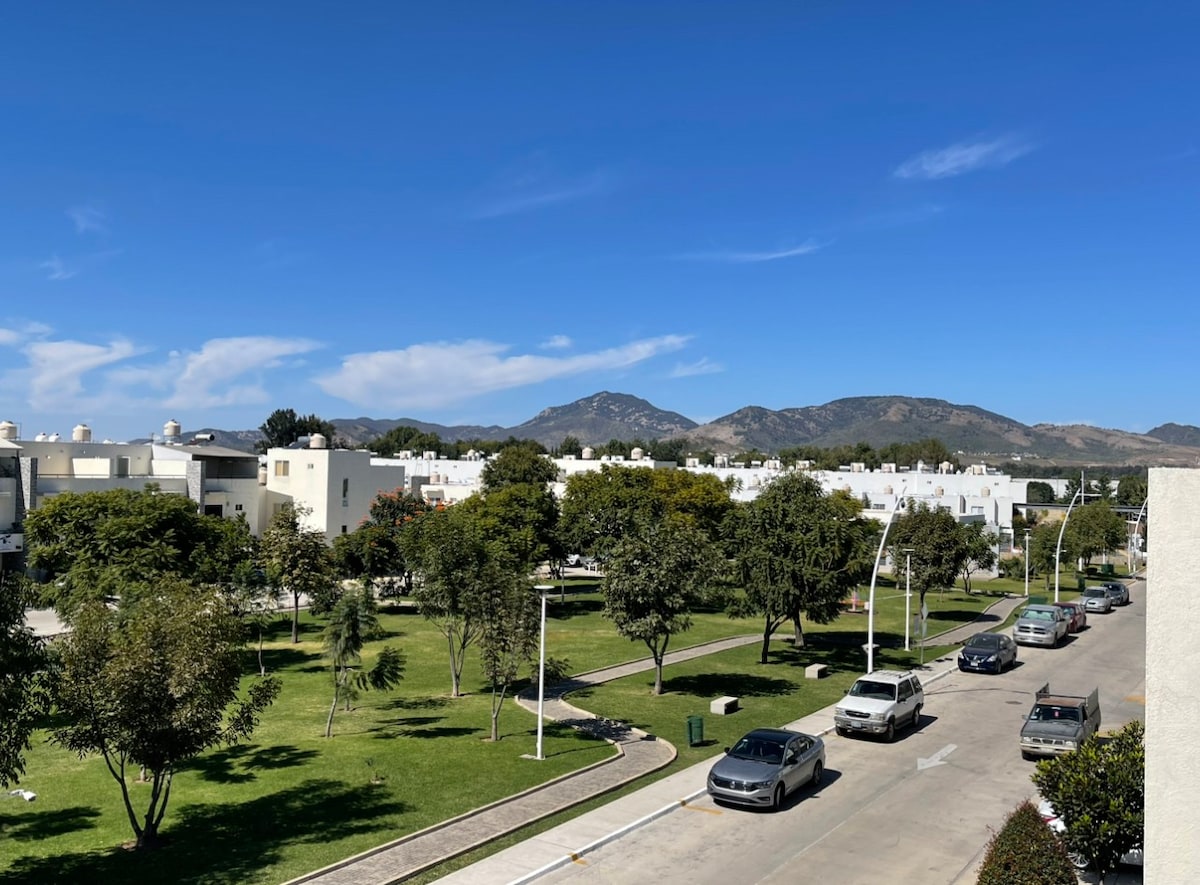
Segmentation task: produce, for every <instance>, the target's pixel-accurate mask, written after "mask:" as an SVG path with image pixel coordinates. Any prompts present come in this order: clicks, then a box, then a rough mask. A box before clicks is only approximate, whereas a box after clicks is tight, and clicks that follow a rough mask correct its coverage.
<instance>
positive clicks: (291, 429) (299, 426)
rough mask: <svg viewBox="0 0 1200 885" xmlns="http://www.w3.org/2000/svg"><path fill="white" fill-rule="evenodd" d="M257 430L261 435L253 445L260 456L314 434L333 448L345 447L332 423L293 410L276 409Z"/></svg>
mask: <svg viewBox="0 0 1200 885" xmlns="http://www.w3.org/2000/svg"><path fill="white" fill-rule="evenodd" d="M258 429H259V431H260V432H261V433H262V435H263V438H262V439H261V440H259V441H258V442H257V443H256V444H255V449H256V450H257V452H258V453H259V454H260V455H265V454H266V453H267V451H268V450H269V449H283V448H287V447H288V446H290V445H291V444H292V443H294V442H295V441H296V440H298V439H300V437H302V436H312V435H313V434H315V433H319V434H321V435H322V436H324V437H325V438H326V439H327V440H328V441H329V444H330V446H332V447H334V448H345V447H346V442H345V440H343V439H341V438H340V437H339V436H338V435H337V428H336V427H335V426H334V425H333V422H331V421H326V420H325V419H323V418H321V417H319V416H317V415H297V414H296V410H295V409H276V410H275V411H274V412H272V413H271V414H270V415H268V416H267V420H266V421H264V422H263V423H262V424H261V425H259V428H258Z"/></svg>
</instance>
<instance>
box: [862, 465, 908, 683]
mask: <svg viewBox="0 0 1200 885" xmlns="http://www.w3.org/2000/svg"><path fill="white" fill-rule="evenodd" d="M907 487H908V483H905V484H904V485H902V486H901V487H900V494H899V495H897V496H896V506H895V507H893V508H892V512H891V513H889V514H888V518H887V522H885V523H884V524H883V535H882V536H881V537H880V538H879V549H878V550H877V551H876V552H875V568H873V569H872V570H871V592H870V594H868V600H867V673H868V674H870V673H874V672H875V579H876V578H877V577H879V560H880V559H882V558H883V548H884V547H885V546H887V534H888V529H890V528H891V527H892V520H893V519H895V518H896V511H897V510H899V509H900V502H901V501H903V500H904V490H905V488H907Z"/></svg>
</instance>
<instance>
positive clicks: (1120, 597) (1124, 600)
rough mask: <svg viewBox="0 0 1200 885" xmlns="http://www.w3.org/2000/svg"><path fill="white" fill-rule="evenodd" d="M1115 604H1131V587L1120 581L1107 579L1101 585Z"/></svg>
mask: <svg viewBox="0 0 1200 885" xmlns="http://www.w3.org/2000/svg"><path fill="white" fill-rule="evenodd" d="M1100 586H1101V587H1103V588H1104V592H1105V593H1107V594H1108V598H1109V599H1111V600H1112V604H1113V605H1129V588H1128V587H1126V586H1125V585H1124V584H1122V583H1121V582H1120V581H1105V582H1104V583H1103V584H1101V585H1100Z"/></svg>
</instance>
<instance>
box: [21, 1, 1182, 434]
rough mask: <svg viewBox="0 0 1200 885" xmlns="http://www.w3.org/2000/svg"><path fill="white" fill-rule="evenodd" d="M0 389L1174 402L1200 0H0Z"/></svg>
mask: <svg viewBox="0 0 1200 885" xmlns="http://www.w3.org/2000/svg"><path fill="white" fill-rule="evenodd" d="M3 19H4V20H3V25H2V27H0V110H2V112H3V118H4V127H3V132H4V134H3V137H2V138H0V196H2V199H0V232H2V236H0V303H2V304H3V309H2V310H0V418H7V419H9V420H13V421H16V422H18V423H19V424H20V425H21V428H22V436H25V437H32V436H33V435H34V434H36V433H38V432H40V431H45V432H54V431H57V432H60V433H63V434H64V435H66V434H69V432H70V429H71V427H72V426H73V425H74V424H75V423H77V422H80V421H83V422H85V423H87V424H89V425H90V426H91V427H92V429H93V432H94V433H95V434H96V435H97V438H101V437H110V438H114V439H125V438H132V437H136V436H146V435H148V434H149V433H150V432H151V431H158V430H160V429H161V427H162V424H163V422H164V421H166V420H167V419H168V418H176V419H178V420H179V421H180V422H181V423H182V424H183V425H184V428H185V432H186V430H187V429H189V428H190V429H198V428H200V427H202V426H215V427H222V428H226V429H240V428H248V427H256V426H258V425H259V424H260V423H262V421H263V420H264V419H265V418H266V417H267V415H268V414H269V413H270V412H271V411H272V410H274V409H276V408H294V409H296V410H297V411H300V412H304V413H307V412H316V413H317V414H320V415H321V416H322V417H325V418H341V417H355V416H360V415H366V416H371V417H377V418H395V417H413V418H419V419H423V420H428V421H436V422H440V423H448V424H453V423H479V424H502V425H513V424H517V423H520V422H522V421H525V420H527V419H529V418H531V417H533V415H535V414H536V413H537V412H538V411H540V410H541V409H542V408H544V407H547V406H551V405H559V404H564V403H568V402H571V401H572V400H575V399H577V398H579V397H582V396H587V395H589V394H592V393H595V392H597V391H600V390H612V391H619V392H624V393H631V394H634V395H636V396H641V397H644V398H646V399H648V400H649V401H650V402H652V403H654V404H655V405H656V406H659V407H660V408H664V409H671V410H674V411H678V412H681V413H683V414H685V415H687V416H688V417H690V418H693V419H694V420H697V421H705V420H710V419H712V418H716V417H718V416H720V415H723V414H727V413H729V412H731V411H733V410H735V409H738V408H741V407H742V406H746V405H760V406H765V407H767V408H773V409H779V408H787V407H793V406H808V405H818V404H822V403H825V402H828V401H830V400H834V399H838V398H840V397H847V396H869V395H887V394H897V395H909V396H928V397H938V398H942V399H946V400H949V401H951V402H956V403H963V404H970V405H977V406H980V407H982V408H985V409H989V410H991V411H994V412H998V413H1000V414H1003V415H1006V416H1009V417H1012V418H1015V419H1017V420H1019V421H1022V422H1025V423H1028V424H1034V423H1040V422H1050V423H1076V422H1082V423H1089V424H1095V425H1098V426H1102V427H1110V428H1119V429H1124V430H1131V431H1145V430H1148V429H1150V428H1152V427H1154V426H1156V425H1158V424H1162V423H1165V422H1168V421H1175V422H1179V423H1190V424H1200V414H1197V403H1198V402H1200V397H1198V396H1197V394H1196V393H1195V390H1194V386H1195V383H1196V379H1197V377H1200V371H1198V370H1200V359H1198V358H1197V346H1196V338H1197V334H1198V333H1200V307H1198V306H1197V297H1196V295H1197V291H1198V288H1197V283H1198V282H1200V262H1198V261H1197V252H1198V250H1197V231H1200V224H1198V219H1197V214H1198V212H1197V209H1198V206H1200V203H1198V197H1200V127H1198V122H1200V103H1198V102H1197V101H1196V96H1197V95H1198V94H1200V61H1198V60H1197V59H1198V56H1197V54H1196V51H1195V35H1196V34H1197V33H1200V27H1198V26H1200V7H1197V6H1196V5H1194V4H1188V3H1178V2H1172V3H1154V2H1138V3H1132V2H1130V3H1106V2H1093V3H1089V4H1087V5H1086V6H1080V5H1078V4H1065V3H1063V4H1049V3H1045V2H1005V3H994V4H977V3H963V2H945V3H938V2H928V3H920V4H903V3H895V2H878V3H873V2H859V3H846V2H803V3H796V2H794V0H793V2H786V3H768V2H757V3H745V2H743V3H706V2H699V0H690V2H671V3H667V2H660V3H655V2H645V0H642V2H630V3H621V2H613V0H606V2H604V3H596V4H584V3H574V2H568V3H564V2H545V3H531V2H519V0H518V2H512V3H494V2H486V3H484V2H481V3H453V2H451V3H436V4H417V3H395V2H378V3H371V2H356V3H349V4H348V3H306V2H295V0H294V2H290V3H255V4H233V3H212V4H205V5H201V6H191V7H189V11H185V9H184V7H183V5H181V4H149V3H142V4H134V3H105V4H100V3H93V2H86V3H85V2H81V3H76V4H71V3H59V4H53V5H47V4H18V5H12V6H10V8H8V9H7V10H6V11H5V13H4V16H3Z"/></svg>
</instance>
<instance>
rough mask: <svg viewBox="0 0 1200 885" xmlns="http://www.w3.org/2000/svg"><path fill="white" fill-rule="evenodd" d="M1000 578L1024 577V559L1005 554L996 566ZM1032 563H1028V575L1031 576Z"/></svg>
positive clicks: (1032, 570)
mask: <svg viewBox="0 0 1200 885" xmlns="http://www.w3.org/2000/svg"><path fill="white" fill-rule="evenodd" d="M998 570H999V572H1000V577H1002V578H1023V577H1025V560H1024V559H1023V558H1021V557H1020V556H1005V557H1004V558H1003V559H1001V560H1000V564H999V566H998ZM1033 573H1034V569H1033V563H1030V569H1029V576H1030V577H1033Z"/></svg>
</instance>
